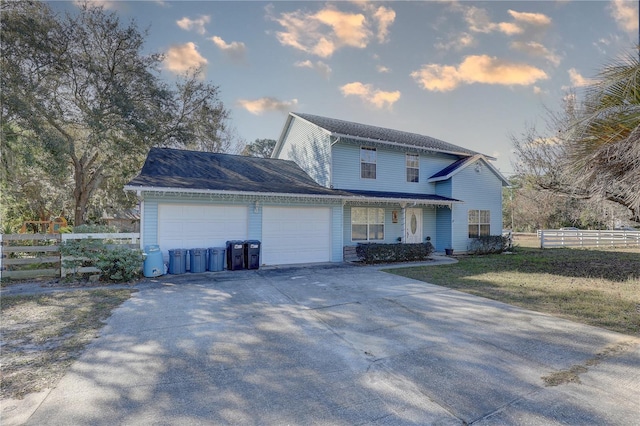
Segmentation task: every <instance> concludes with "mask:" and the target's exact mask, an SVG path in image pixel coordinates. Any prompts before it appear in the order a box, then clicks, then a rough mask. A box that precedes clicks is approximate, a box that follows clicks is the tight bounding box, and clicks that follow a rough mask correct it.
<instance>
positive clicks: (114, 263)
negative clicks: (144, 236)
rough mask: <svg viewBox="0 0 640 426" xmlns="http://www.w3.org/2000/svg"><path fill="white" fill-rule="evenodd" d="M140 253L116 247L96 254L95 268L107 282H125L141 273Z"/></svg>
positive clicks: (141, 259) (135, 250)
mask: <svg viewBox="0 0 640 426" xmlns="http://www.w3.org/2000/svg"><path fill="white" fill-rule="evenodd" d="M142 261H143V257H142V251H141V250H137V249H130V248H128V247H116V248H113V249H110V250H105V251H103V252H101V253H99V254H98V259H97V260H96V262H95V266H96V267H97V268H98V269H100V271H102V274H103V278H106V279H108V280H109V281H116V282H127V281H132V280H134V279H137V278H139V277H140V274H141V273H142Z"/></svg>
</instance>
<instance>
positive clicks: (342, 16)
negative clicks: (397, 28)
mask: <svg viewBox="0 0 640 426" xmlns="http://www.w3.org/2000/svg"><path fill="white" fill-rule="evenodd" d="M266 10H267V17H268V18H270V19H271V20H273V21H275V22H277V23H278V24H280V25H281V26H282V27H283V31H276V33H275V34H276V38H277V39H278V41H279V42H280V44H282V45H283V46H289V47H293V48H294V49H298V50H301V51H303V52H306V53H310V54H313V55H316V56H319V57H321V58H328V57H330V56H331V55H333V53H334V52H335V51H336V50H338V49H340V48H342V47H354V48H358V49H363V48H365V47H367V45H368V44H369V42H370V40H371V38H372V37H373V31H372V29H371V23H373V22H375V23H376V24H377V29H378V32H377V39H378V41H379V42H381V43H382V42H385V41H386V40H387V39H388V36H389V26H390V25H391V24H392V23H393V21H394V20H395V12H394V11H393V10H391V9H389V8H387V7H384V6H380V7H378V8H376V7H373V6H371V5H369V4H365V6H364V7H363V12H364V13H351V12H343V11H340V10H338V9H337V8H336V6H335V5H327V6H325V7H324V8H323V9H320V10H318V11H316V12H312V13H310V12H307V11H303V10H296V11H294V12H286V13H281V14H280V15H279V16H274V15H273V14H272V11H273V8H272V7H267V8H266Z"/></svg>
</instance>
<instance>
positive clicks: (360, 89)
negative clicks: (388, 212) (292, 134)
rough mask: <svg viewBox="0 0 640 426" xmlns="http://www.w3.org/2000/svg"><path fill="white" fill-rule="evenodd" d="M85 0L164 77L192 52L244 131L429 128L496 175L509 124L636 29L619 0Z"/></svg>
mask: <svg viewBox="0 0 640 426" xmlns="http://www.w3.org/2000/svg"><path fill="white" fill-rule="evenodd" d="M96 3H100V4H102V5H103V6H104V7H105V8H107V9H109V10H112V11H115V12H117V13H118V15H119V16H120V18H121V20H122V21H123V22H125V23H127V22H129V21H130V20H135V22H136V23H137V25H138V26H139V28H140V29H148V36H147V38H146V40H147V43H146V45H145V51H146V52H149V53H151V52H163V53H164V54H165V59H164V62H163V68H162V76H163V78H166V79H167V80H169V81H171V80H173V79H175V78H176V75H178V74H179V73H181V72H184V71H185V70H187V69H188V68H189V67H193V66H203V67H204V69H205V73H204V78H205V80H206V81H208V82H210V83H212V84H214V85H216V86H219V89H220V100H221V101H222V102H223V103H224V105H225V106H226V108H227V109H229V111H230V112H231V125H232V126H233V127H234V128H235V131H236V133H237V136H238V137H239V138H241V139H243V140H245V141H246V142H249V143H250V142H253V141H254V140H255V139H262V138H269V139H278V138H279V136H280V133H281V132H282V128H283V126H284V123H285V120H286V116H287V114H288V112H290V111H293V112H303V113H308V114H315V115H321V116H326V117H331V118H338V119H342V120H347V121H354V122H358V123H364V124H371V125H376V126H381V127H387V128H392V129H397V130H403V131H408V132H414V133H419V134H423V135H428V136H431V137H435V138H438V139H441V140H444V141H446V142H449V143H453V144H455V145H459V146H463V147H465V148H469V149H472V150H475V151H478V152H481V153H483V154H486V155H489V156H492V157H495V158H496V161H495V162H494V163H493V164H494V165H495V166H496V167H497V168H498V169H499V170H500V171H501V172H502V173H503V174H504V175H505V176H507V177H509V176H510V175H511V174H512V173H513V167H512V161H513V160H514V153H513V147H512V141H511V136H513V135H515V136H518V135H521V134H522V133H524V132H525V130H526V128H527V127H528V126H530V125H532V124H535V125H537V126H539V127H542V128H543V127H544V117H545V114H546V110H547V109H551V110H558V109H560V108H561V105H562V99H563V98H564V97H565V96H566V95H567V93H569V91H570V90H573V91H575V93H577V94H578V95H580V93H581V92H580V91H581V89H582V88H584V86H585V85H587V84H589V82H590V81H592V79H593V78H594V77H596V75H597V73H598V71H599V70H601V69H602V67H603V66H604V65H606V64H607V63H610V62H611V61H613V60H615V59H616V58H619V57H620V56H622V55H629V54H634V51H633V47H634V46H635V45H636V44H637V43H638V21H639V18H638V1H627V0H611V1H576V0H573V1H571V0H557V1H515V2H509V1H489V2H476V1H457V0H451V1H444V0H443V1H411V2H409V1H338V2H317V1H270V2H269V1H164V0H158V1H108V0H100V1H96ZM50 5H51V7H52V8H53V9H54V10H56V11H60V12H63V11H73V10H74V9H76V8H77V7H78V4H77V3H75V2H64V1H54V2H51V3H50Z"/></svg>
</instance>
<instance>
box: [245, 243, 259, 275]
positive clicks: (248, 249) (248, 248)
mask: <svg viewBox="0 0 640 426" xmlns="http://www.w3.org/2000/svg"><path fill="white" fill-rule="evenodd" d="M244 264H245V265H246V266H247V269H259V268H260V241H258V240H247V241H245V242H244Z"/></svg>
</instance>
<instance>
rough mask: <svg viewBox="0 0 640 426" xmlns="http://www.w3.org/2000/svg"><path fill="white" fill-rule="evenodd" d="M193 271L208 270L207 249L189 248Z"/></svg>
mask: <svg viewBox="0 0 640 426" xmlns="http://www.w3.org/2000/svg"><path fill="white" fill-rule="evenodd" d="M189 261H190V265H191V272H193V273H200V272H205V271H206V270H207V249H203V248H195V249H191V250H189Z"/></svg>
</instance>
